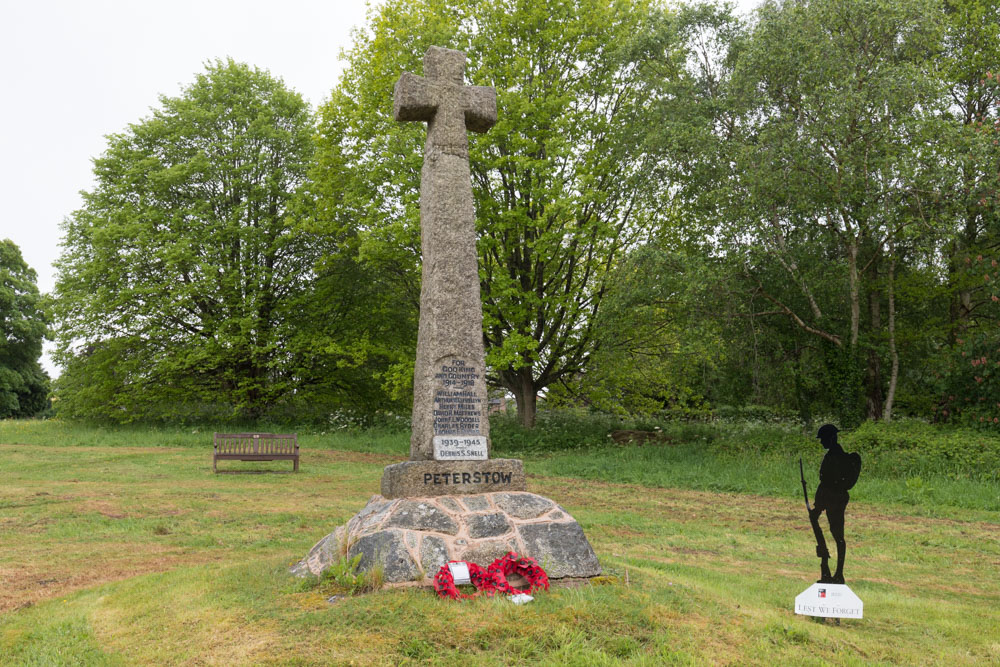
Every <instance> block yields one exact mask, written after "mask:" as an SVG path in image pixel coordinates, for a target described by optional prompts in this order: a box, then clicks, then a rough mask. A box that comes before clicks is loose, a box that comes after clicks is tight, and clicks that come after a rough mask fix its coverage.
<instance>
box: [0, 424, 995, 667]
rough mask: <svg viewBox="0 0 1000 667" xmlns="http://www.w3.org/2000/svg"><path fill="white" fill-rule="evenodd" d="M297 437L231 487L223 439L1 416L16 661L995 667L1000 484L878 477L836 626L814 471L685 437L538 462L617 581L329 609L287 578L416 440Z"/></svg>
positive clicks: (533, 475)
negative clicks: (704, 453) (525, 600)
mask: <svg viewBox="0 0 1000 667" xmlns="http://www.w3.org/2000/svg"><path fill="white" fill-rule="evenodd" d="M301 442H302V444H303V447H304V448H303V456H302V464H301V472H300V473H298V474H295V475H292V474H245V475H243V474H241V475H213V474H212V473H211V461H210V459H211V454H210V450H211V444H210V443H211V434H210V433H208V434H205V433H190V432H181V431H169V432H168V431H162V432H161V431H154V430H149V429H147V430H142V429H132V430H117V431H114V432H106V433H95V432H88V431H84V430H81V429H78V428H71V427H65V426H60V425H59V424H47V425H38V424H32V423H30V422H27V423H26V422H21V423H17V422H6V423H3V422H0V443H7V444H0V664H3V665H7V664H87V665H90V664H95V665H101V664H112V665H115V664H191V663H194V664H227V665H228V664H269V663H273V664H351V663H352V662H353V663H355V664H406V663H413V664H424V663H435V662H436V663H439V664H444V665H453V664H521V663H525V662H531V663H546V664H580V665H601V664H648V665H659V664H665V663H666V664H669V663H678V664H688V663H693V664H702V663H706V662H708V663H733V664H748V663H749V664H941V663H949V664H951V665H963V664H969V665H981V664H989V663H994V664H995V663H1000V582H998V581H997V579H998V577H997V573H998V572H1000V511H998V510H997V509H995V507H994V503H995V501H996V496H997V490H996V485H995V484H992V483H987V482H979V483H976V482H972V481H969V480H948V479H945V478H941V479H935V478H927V477H925V478H923V479H922V480H921V481H920V482H919V483H914V482H912V480H907V479H900V480H892V479H881V478H875V477H873V478H872V479H870V480H868V481H866V478H865V475H864V473H862V478H861V482H859V485H858V487H857V488H856V489H855V491H854V492H853V493H852V496H853V497H852V501H851V504H850V506H849V507H848V510H847V539H848V544H849V549H850V551H849V559H848V566H847V572H846V574H847V579H848V583H849V584H850V585H851V587H852V589H853V590H854V591H855V592H856V593H857V594H858V595H859V596H860V597H861V598H862V599H863V600H864V602H865V618H864V619H862V620H852V621H844V622H843V623H842V624H841V625H839V626H838V625H834V624H833V623H832V622H822V621H819V620H814V619H811V618H806V617H801V616H796V615H795V614H794V613H793V612H792V607H793V600H794V597H795V595H796V594H798V593H799V592H801V591H802V590H803V589H805V588H806V587H807V586H808V585H809V583H811V582H812V581H813V580H815V578H816V576H817V574H818V563H817V560H816V558H815V557H814V556H813V555H812V552H813V542H812V535H811V531H810V530H809V527H808V522H807V520H806V518H805V508H804V507H803V505H802V500H801V497H799V496H796V493H797V492H798V486H797V485H798V480H797V479H796V478H795V477H791V478H790V479H789V480H788V481H787V483H784V484H782V483H781V482H780V481H776V479H775V475H776V474H777V473H776V472H775V470H777V468H775V470H771V469H770V468H769V467H768V466H773V465H777V464H776V463H774V461H770V462H764V463H760V465H759V466H758V460H757V459H753V458H748V459H747V460H743V461H739V460H735V459H728V460H727V461H722V462H720V461H717V460H714V459H713V460H709V459H704V458H703V459H698V456H699V453H698V452H699V450H698V449H697V448H695V447H692V448H688V449H685V445H683V444H682V445H680V446H678V447H675V448H673V449H668V448H661V449H660V450H657V449H656V448H651V447H649V446H647V447H645V448H640V447H624V448H618V449H612V450H608V451H594V452H590V451H586V452H578V453H575V454H551V455H545V456H541V455H538V456H537V457H532V456H529V457H527V458H526V460H525V467H526V470H527V472H528V474H529V479H528V486H529V490H530V491H533V492H535V493H539V494H542V495H545V496H547V497H550V498H553V499H554V500H556V501H557V502H559V503H560V504H561V505H563V506H564V507H565V508H566V509H567V510H569V511H570V512H571V513H572V514H573V515H574V516H575V517H576V518H577V519H578V520H579V521H580V523H581V524H582V525H583V527H584V530H585V531H586V533H587V536H588V537H589V539H590V541H591V543H592V544H593V546H594V549H595V550H596V552H597V555H598V557H599V558H600V559H601V562H602V564H603V565H604V567H605V570H606V572H607V573H609V574H611V575H615V578H612V579H610V580H605V582H606V583H604V584H603V585H585V586H582V587H576V588H565V587H554V588H553V589H552V590H551V591H549V592H548V593H545V592H542V593H539V594H538V595H537V597H536V599H535V601H534V602H532V603H531V604H529V605H525V606H520V607H518V606H514V605H512V604H510V603H509V602H508V601H506V600H502V599H495V600H486V599H481V600H475V601H471V602H464V603H455V602H450V601H443V600H438V599H436V598H435V597H434V596H433V593H432V592H430V591H428V590H425V589H390V590H383V591H379V592H377V593H372V594H368V595H362V596H357V597H347V598H343V599H340V600H338V601H336V602H334V603H332V604H331V603H330V602H328V601H327V598H328V597H330V595H331V594H333V593H334V592H336V591H334V590H332V589H329V588H327V589H324V588H321V587H320V588H317V587H312V588H309V587H307V586H303V585H302V584H301V582H298V581H296V580H294V579H293V578H291V577H290V576H289V575H287V573H286V570H287V567H288V566H289V565H290V564H291V563H292V562H294V561H296V560H297V559H299V558H300V557H302V556H303V555H304V554H305V553H306V552H307V551H308V549H309V548H310V547H311V546H312V545H313V543H315V542H316V541H317V540H319V539H320V538H321V537H323V536H324V535H325V534H326V533H328V532H329V531H331V530H332V529H333V528H334V527H336V526H337V525H338V524H340V523H342V522H344V521H345V520H347V519H348V518H349V517H350V516H352V515H353V514H354V513H355V512H357V511H358V510H359V509H360V508H361V507H362V506H363V505H364V504H365V502H366V501H367V499H368V498H369V497H370V496H371V495H372V494H374V493H376V492H377V491H378V487H379V480H380V477H381V471H382V467H383V466H385V465H387V464H389V463H393V462H396V461H399V460H402V459H403V458H404V454H403V452H404V451H405V448H406V438H405V436H391V435H367V436H366V435H359V436H347V435H337V436H335V437H334V436H325V435H315V436H303V437H302V438H301ZM22 443H33V444H22ZM820 453H821V452H818V451H817V452H813V453H810V454H809V456H808V457H807V466H811V468H807V469H811V474H812V476H813V477H812V478H813V480H814V479H815V471H816V467H817V465H818V460H819V455H820ZM699 461H700V462H699ZM227 463H228V466H227ZM782 465H783V464H782ZM223 466H225V467H229V468H241V469H249V468H253V467H254V466H256V467H263V468H271V469H281V470H290V469H291V464H290V463H288V462H275V463H268V464H240V463H229V462H224V463H222V464H220V467H223ZM699 466H700V467H701V468H702V469H699ZM782 470H783V468H782ZM741 471H742V472H741ZM795 474H797V468H796V469H795ZM715 477H718V478H720V479H723V480H725V481H724V483H723V484H722V488H716V487H713V486H712V485H711V484H709V483H708V480H711V479H713V478H715ZM908 482H909V484H908ZM866 485H867V486H866ZM894 485H895V486H894ZM970 485H971V486H970ZM810 486H812V484H811V485H810ZM730 488H732V489H736V490H728V489H730ZM740 489H742V491H741V490H740ZM748 489H750V490H753V489H756V492H755V493H748V492H746V490H748ZM866 489H867V490H868V491H870V494H868V497H866ZM894 489H895V490H896V491H897V492H898V493H899V494H901V499H900V501H899V502H895V501H893V498H894V496H893V493H894ZM928 489H931V491H928ZM934 489H937V491H933V490H934ZM907 494H909V495H907ZM872 497H874V500H873V499H872ZM914 499H917V501H914ZM626 573H627V581H628V584H627V585H626V583H625V581H626Z"/></svg>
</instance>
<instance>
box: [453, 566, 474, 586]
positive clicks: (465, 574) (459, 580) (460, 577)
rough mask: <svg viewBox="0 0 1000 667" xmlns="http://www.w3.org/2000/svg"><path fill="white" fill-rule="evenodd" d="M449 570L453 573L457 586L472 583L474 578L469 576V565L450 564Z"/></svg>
mask: <svg viewBox="0 0 1000 667" xmlns="http://www.w3.org/2000/svg"><path fill="white" fill-rule="evenodd" d="M448 570H449V571H450V572H451V576H452V578H453V579H454V580H455V585H456V586H461V585H462V584H471V583H472V578H471V577H470V576H469V564H468V563H448Z"/></svg>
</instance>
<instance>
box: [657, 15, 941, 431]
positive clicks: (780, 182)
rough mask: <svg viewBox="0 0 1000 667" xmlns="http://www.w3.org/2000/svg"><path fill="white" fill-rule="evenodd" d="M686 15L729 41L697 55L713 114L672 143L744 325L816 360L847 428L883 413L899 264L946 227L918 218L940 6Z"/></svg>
mask: <svg viewBox="0 0 1000 667" xmlns="http://www.w3.org/2000/svg"><path fill="white" fill-rule="evenodd" d="M695 14H696V18H698V21H695V22H693V25H695V26H698V27H699V29H698V30H692V31H690V33H689V34H690V35H691V36H692V40H693V41H696V42H697V40H701V42H700V43H706V42H705V40H704V39H703V38H702V36H703V35H704V34H708V35H709V36H713V37H718V36H720V35H721V36H723V37H724V38H725V39H723V40H721V47H722V48H720V49H717V52H718V53H713V50H712V49H704V50H701V49H692V53H693V54H694V56H695V57H694V58H692V62H694V63H695V65H696V67H694V68H692V69H693V71H694V73H695V74H696V76H693V77H692V79H693V80H694V81H695V82H696V85H693V86H692V89H693V92H694V94H695V96H696V97H695V99H696V100H697V101H699V102H702V108H703V109H705V110H706V111H703V112H702V113H701V115H700V116H699V115H697V114H695V115H692V116H691V117H692V118H694V119H695V120H696V121H697V120H699V118H700V119H703V122H701V124H699V123H697V122H695V123H693V125H692V127H693V129H692V130H691V131H690V132H688V133H687V134H686V135H685V134H680V135H678V134H675V136H680V137H681V138H685V137H687V138H688V142H687V144H685V145H684V146H683V147H684V148H685V149H687V150H688V151H689V153H690V155H691V157H690V159H689V160H688V161H686V162H683V161H682V162H680V163H679V164H678V166H677V169H678V171H680V172H681V173H683V174H687V175H688V183H689V184H690V185H691V186H692V187H691V188H690V189H689V190H688V195H689V196H690V198H691V199H692V200H693V201H694V202H695V206H693V207H692V210H696V211H698V212H699V213H700V214H701V216H702V220H703V221H707V224H708V227H709V230H710V233H711V234H712V235H713V239H714V241H715V243H716V247H717V248H718V249H719V250H720V251H721V253H720V255H721V256H724V257H725V259H726V260H727V263H728V265H729V267H730V270H731V271H732V272H733V274H734V276H735V277H736V278H737V279H738V280H739V281H740V282H742V284H743V294H744V297H743V299H742V301H743V305H744V312H743V316H744V317H745V319H746V320H747V321H750V320H754V321H758V322H774V323H775V324H774V325H772V329H773V330H775V331H780V332H782V333H781V336H782V337H785V339H786V340H788V342H789V343H793V344H791V345H789V346H787V348H786V349H787V351H788V352H789V353H790V356H789V361H795V362H796V363H799V361H801V360H802V359H803V358H804V357H803V356H802V354H803V353H805V352H806V351H807V350H813V351H814V353H810V354H809V357H810V358H811V359H813V360H814V361H815V362H820V363H821V364H822V366H824V367H825V368H824V373H823V375H824V376H825V379H824V382H825V383H826V387H825V390H824V391H825V392H826V393H828V394H830V395H832V396H834V397H835V398H834V400H833V402H834V403H835V405H836V407H837V411H838V412H839V413H840V415H841V419H842V420H844V421H848V422H849V421H855V420H857V419H860V418H861V417H864V416H867V417H870V418H877V417H879V416H881V415H882V414H883V411H884V408H885V407H886V405H887V404H888V405H889V406H891V391H890V395H889V396H886V394H885V387H886V381H885V376H886V370H885V366H886V360H887V359H888V360H891V361H890V364H889V365H890V367H891V370H890V371H889V375H891V380H890V382H889V386H890V388H892V387H894V386H895V377H896V374H897V373H898V372H899V371H898V367H899V362H898V353H897V346H896V339H895V333H896V332H895V328H896V327H895V325H896V307H895V306H896V291H895V285H896V281H897V280H896V279H897V278H898V275H897V274H898V273H899V272H900V270H899V268H898V265H899V264H900V262H901V261H902V258H903V257H909V258H910V261H911V263H912V264H913V265H919V262H920V261H922V260H925V259H926V256H927V253H926V251H925V250H926V249H925V248H922V247H920V244H919V243H917V242H916V240H918V239H921V240H926V239H928V238H929V237H931V236H933V234H931V233H928V232H927V231H926V230H928V229H933V228H935V227H936V226H939V225H940V224H941V221H940V219H939V218H937V217H934V216H929V215H927V210H928V208H927V207H928V205H929V204H930V202H932V201H933V199H934V197H935V195H934V194H933V192H931V191H932V190H934V189H935V187H936V184H937V183H938V182H939V177H940V174H941V171H940V169H939V167H940V161H939V160H938V157H937V155H936V154H935V152H934V151H933V150H931V149H929V146H930V145H932V144H933V140H934V139H936V138H938V137H940V136H941V133H942V132H944V129H943V128H944V127H945V124H944V123H943V122H942V121H941V119H940V113H941V110H942V107H943V105H942V102H941V97H942V91H943V86H942V85H941V81H940V79H939V78H937V77H936V76H935V75H934V73H933V70H932V68H931V67H930V63H931V62H932V61H931V58H932V57H933V55H934V54H935V53H936V50H937V49H938V47H939V44H940V36H941V35H940V30H939V27H940V21H939V20H938V19H936V18H935V17H938V16H940V12H939V11H938V6H937V5H936V4H935V3H934V2H933V1H932V0H927V1H923V0H920V1H917V0H850V1H846V2H845V1H840V0H783V1H777V2H776V1H771V2H766V3H764V4H763V5H762V6H761V7H760V8H759V9H758V10H757V13H756V16H755V19H756V22H755V24H754V25H753V26H752V27H751V28H750V29H749V30H746V31H741V30H739V29H738V26H737V28H736V29H733V28H732V26H733V25H734V24H733V22H732V21H727V20H725V17H724V16H722V17H720V15H719V14H718V13H717V12H712V11H709V10H707V9H705V8H702V9H701V10H700V15H698V12H695ZM708 43H710V42H708ZM674 106H676V105H674ZM667 107H668V108H669V107H670V105H669V104H668V105H667ZM699 132H700V134H699ZM699 137H706V140H705V141H703V142H702V143H701V144H699V143H697V141H698V138H699ZM699 146H702V147H703V150H699ZM681 155H682V156H683V155H684V154H683V153H682V154H681ZM692 165H693V166H692ZM918 230H919V232H918ZM907 253H908V254H907ZM796 341H798V342H797V343H796Z"/></svg>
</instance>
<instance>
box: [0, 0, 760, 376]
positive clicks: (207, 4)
mask: <svg viewBox="0 0 1000 667" xmlns="http://www.w3.org/2000/svg"><path fill="white" fill-rule="evenodd" d="M373 4H377V2H375V3H373ZM739 4H740V6H752V5H753V4H756V3H754V2H753V1H752V0H741V2H739ZM366 11H367V3H366V2H365V0H326V1H320V0H311V1H307V0H283V1H282V2H280V3H279V2H275V1H273V0H271V1H266V0H171V1H170V2H165V1H164V0H160V1H158V2H154V1H152V0H0V128H2V129H0V239H2V238H9V239H11V240H13V241H14V243H16V244H17V245H18V246H20V248H21V252H22V253H23V254H24V258H25V260H26V261H27V262H28V264H29V266H31V267H32V268H33V269H35V270H36V271H37V272H38V287H39V289H41V291H43V292H48V291H50V290H51V289H52V288H53V285H54V281H55V276H54V270H53V268H52V262H53V261H54V260H55V259H56V258H57V257H58V255H59V235H60V231H59V223H60V222H61V221H62V220H63V218H65V217H66V216H68V215H69V214H70V213H72V212H73V211H74V210H76V209H77V208H79V207H80V206H81V203H82V202H81V199H80V196H79V192H80V191H81V190H87V189H89V188H90V187H91V186H92V184H93V180H92V177H91V168H92V162H91V160H92V158H94V157H96V156H98V155H100V154H101V153H102V152H103V151H104V149H105V146H106V141H105V138H104V137H105V135H107V134H111V133H114V132H120V131H122V130H123V129H125V127H126V126H127V125H128V124H129V123H134V122H137V121H139V120H140V119H142V118H144V117H146V116H148V115H149V112H150V108H151V107H154V106H156V105H157V104H158V97H159V95H161V94H165V95H171V96H173V95H177V94H178V93H179V92H180V90H181V88H182V86H184V85H187V84H188V83H190V82H191V81H192V80H193V79H194V75H195V73H197V72H200V71H202V70H203V69H204V63H206V62H208V61H211V60H214V59H216V58H226V57H232V58H233V59H235V60H238V61H242V62H246V63H248V64H250V65H255V66H257V67H260V68H263V69H267V70H269V71H270V72H271V74H272V75H274V76H277V77H280V78H282V79H284V81H285V83H286V84H287V85H289V86H290V87H291V88H294V89H295V90H297V91H298V92H299V93H301V94H302V95H303V96H304V97H305V98H306V99H307V100H308V101H309V102H311V103H312V105H313V106H314V107H315V106H316V105H317V104H319V103H320V102H322V101H323V100H324V98H326V97H327V96H328V95H329V93H330V90H331V89H332V88H333V87H334V85H336V83H337V80H338V78H339V76H340V72H341V65H342V63H341V60H340V53H341V50H342V49H345V48H347V47H348V46H349V45H350V41H351V40H350V33H351V30H352V29H353V28H355V27H359V26H363V25H364V24H365V16H366ZM44 365H45V366H46V368H47V369H48V370H49V372H50V373H52V372H53V371H54V369H53V367H52V364H51V362H49V361H48V359H47V355H46V359H45V360H44Z"/></svg>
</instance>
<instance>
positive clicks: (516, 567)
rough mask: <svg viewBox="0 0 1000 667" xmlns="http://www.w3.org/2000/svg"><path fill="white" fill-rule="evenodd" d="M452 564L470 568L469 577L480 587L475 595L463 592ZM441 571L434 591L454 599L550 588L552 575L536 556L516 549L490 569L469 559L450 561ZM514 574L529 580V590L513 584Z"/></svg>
mask: <svg viewBox="0 0 1000 667" xmlns="http://www.w3.org/2000/svg"><path fill="white" fill-rule="evenodd" d="M448 563H465V564H466V565H467V566H468V567H469V579H470V580H471V582H472V585H473V586H475V587H476V592H475V593H471V594H466V593H462V592H461V591H459V590H458V587H457V586H455V577H454V576H453V575H452V573H451V568H450V567H448ZM448 563H445V564H444V565H443V566H442V567H441V569H440V570H438V573H437V574H436V575H434V590H435V591H436V592H437V594H438V595H439V596H440V597H443V598H451V599H452V600H468V599H469V598H474V597H478V596H479V595H481V594H482V595H486V596H487V597H489V596H493V595H495V594H496V593H497V592H500V593H507V594H509V595H520V594H522V593H530V592H532V591H535V590H538V589H539V588H544V589H545V590H548V589H549V577H548V575H547V574H545V570H543V569H542V568H541V566H539V565H538V561H536V560H535V559H534V558H530V557H527V556H525V557H523V558H518V556H517V554H516V553H514V552H512V551H511V552H509V553H507V554H506V555H505V556H504V557H503V558H497V559H496V560H495V561H493V563H492V564H491V565H490V566H489V567H487V568H486V569H483V568H481V567H480V566H478V565H476V564H475V563H470V562H468V561H454V560H453V561H448ZM511 574H518V575H520V576H522V577H524V578H525V579H526V580H527V581H528V588H527V590H519V589H517V588H514V587H513V586H511V585H510V583H509V582H508V581H507V577H508V576H510V575H511Z"/></svg>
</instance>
